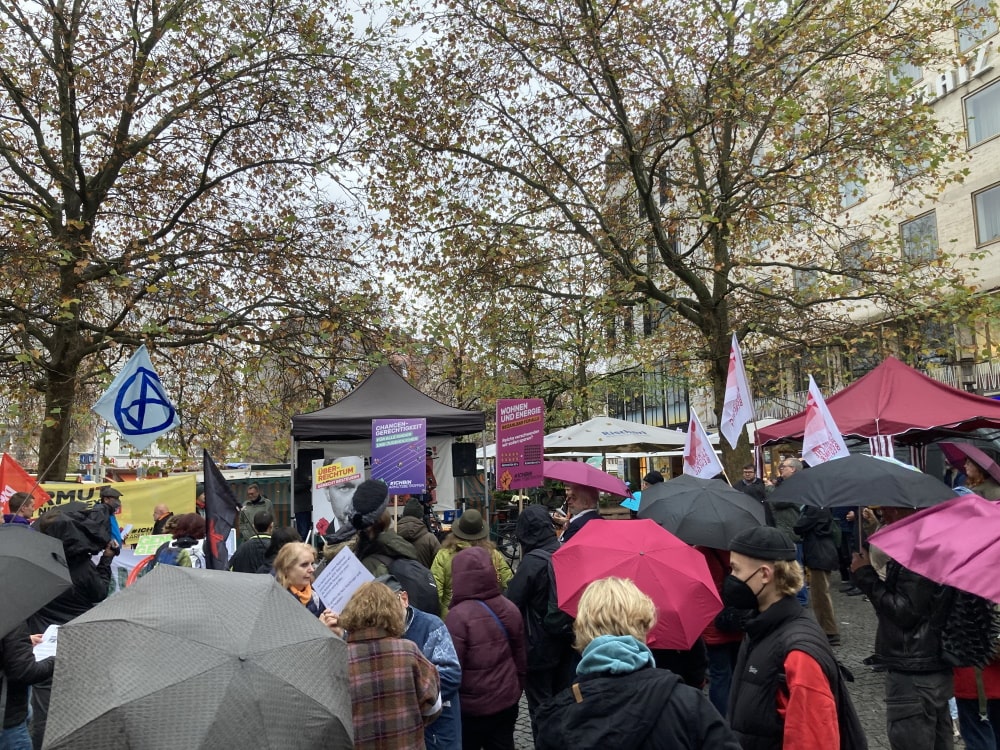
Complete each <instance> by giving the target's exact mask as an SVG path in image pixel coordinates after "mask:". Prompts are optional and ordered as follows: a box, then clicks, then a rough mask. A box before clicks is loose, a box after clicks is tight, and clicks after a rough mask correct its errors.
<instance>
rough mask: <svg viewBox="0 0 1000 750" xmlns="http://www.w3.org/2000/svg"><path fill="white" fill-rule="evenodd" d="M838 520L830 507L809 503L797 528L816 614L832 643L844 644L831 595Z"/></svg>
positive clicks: (810, 599) (817, 620) (832, 644)
mask: <svg viewBox="0 0 1000 750" xmlns="http://www.w3.org/2000/svg"><path fill="white" fill-rule="evenodd" d="M835 524H836V521H834V520H833V514H831V513H830V511H828V510H826V509H825V508H814V507H812V506H809V505H807V506H805V507H804V508H803V509H802V513H801V515H799V520H798V521H797V522H796V523H795V529H794V530H795V533H796V534H798V535H799V536H800V537H801V538H802V562H803V564H804V565H805V567H806V571H807V572H808V574H809V601H810V603H811V604H812V608H813V614H814V615H816V622H818V623H819V626H820V627H821V628H823V632H824V633H826V637H827V639H829V641H830V645H831V646H839V645H840V629H839V628H838V627H837V617H836V615H835V614H834V611H833V597H831V596H830V573H831V572H832V571H834V570H836V569H837V568H838V567H839V565H840V557H839V555H838V553H837V541H836V539H835V537H834V531H835V530H834V526H835ZM837 530H839V527H838V529H837Z"/></svg>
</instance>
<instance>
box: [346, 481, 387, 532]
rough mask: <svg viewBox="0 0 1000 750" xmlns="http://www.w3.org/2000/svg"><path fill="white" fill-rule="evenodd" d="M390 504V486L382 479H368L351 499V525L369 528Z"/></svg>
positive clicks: (359, 486) (355, 491)
mask: <svg viewBox="0 0 1000 750" xmlns="http://www.w3.org/2000/svg"><path fill="white" fill-rule="evenodd" d="M388 506H389V488H388V487H387V486H386V484H385V482H383V481H381V480H380V479H368V480H366V481H364V482H362V483H361V484H359V485H358V488H357V489H356V490H354V498H353V499H352V500H351V514H350V519H351V526H353V527H354V528H355V529H359V530H360V529H367V528H368V527H369V526H371V525H372V524H374V523H375V522H376V521H377V520H378V518H379V516H381V515H382V512H383V511H384V510H385V509H386V508H387V507H388Z"/></svg>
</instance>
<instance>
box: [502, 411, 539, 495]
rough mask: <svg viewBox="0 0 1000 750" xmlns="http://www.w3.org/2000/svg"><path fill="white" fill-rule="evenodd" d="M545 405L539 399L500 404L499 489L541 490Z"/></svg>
mask: <svg viewBox="0 0 1000 750" xmlns="http://www.w3.org/2000/svg"><path fill="white" fill-rule="evenodd" d="M544 440H545V404H544V403H543V402H542V400H541V399H540V398H502V399H500V400H498V401H497V470H496V474H497V489H498V490H520V489H523V488H525V487H541V486H542V460H543V459H544V451H545V444H544Z"/></svg>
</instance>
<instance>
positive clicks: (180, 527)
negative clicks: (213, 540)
mask: <svg viewBox="0 0 1000 750" xmlns="http://www.w3.org/2000/svg"><path fill="white" fill-rule="evenodd" d="M174 517H175V518H176V519H177V520H176V521H175V522H174V526H173V529H172V530H171V532H170V533H171V534H173V535H174V539H180V538H181V537H182V536H189V537H191V538H192V539H204V538H205V519H204V518H202V517H201V516H199V515H198V514H197V513H182V514H181V515H179V516H174Z"/></svg>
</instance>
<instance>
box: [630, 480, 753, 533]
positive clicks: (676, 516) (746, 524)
mask: <svg viewBox="0 0 1000 750" xmlns="http://www.w3.org/2000/svg"><path fill="white" fill-rule="evenodd" d="M639 518H649V519H651V520H653V521H656V523H658V524H660V525H661V526H662V527H663V528H665V529H666V530H667V531H669V532H670V533H671V534H674V535H676V536H677V537H678V538H680V539H682V540H683V541H685V542H687V543H688V544H700V545H703V546H705V547H715V548H716V549H729V542H730V541H731V540H732V538H733V537H734V536H736V535H737V534H738V533H739V532H741V531H743V530H745V529H748V528H752V527H754V526H763V525H764V506H763V505H761V503H760V502H758V501H757V500H755V499H754V498H752V497H750V496H749V495H747V494H745V493H743V492H740V491H739V490H735V489H733V488H732V487H730V486H729V485H728V484H726V483H725V482H721V481H719V480H718V479H699V478H698V477H692V476H689V475H687V474H683V475H681V476H679V477H677V478H676V479H671V480H670V481H669V482H659V483H657V484H654V485H651V486H650V487H647V488H646V489H645V490H643V491H642V502H641V504H640V506H639Z"/></svg>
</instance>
